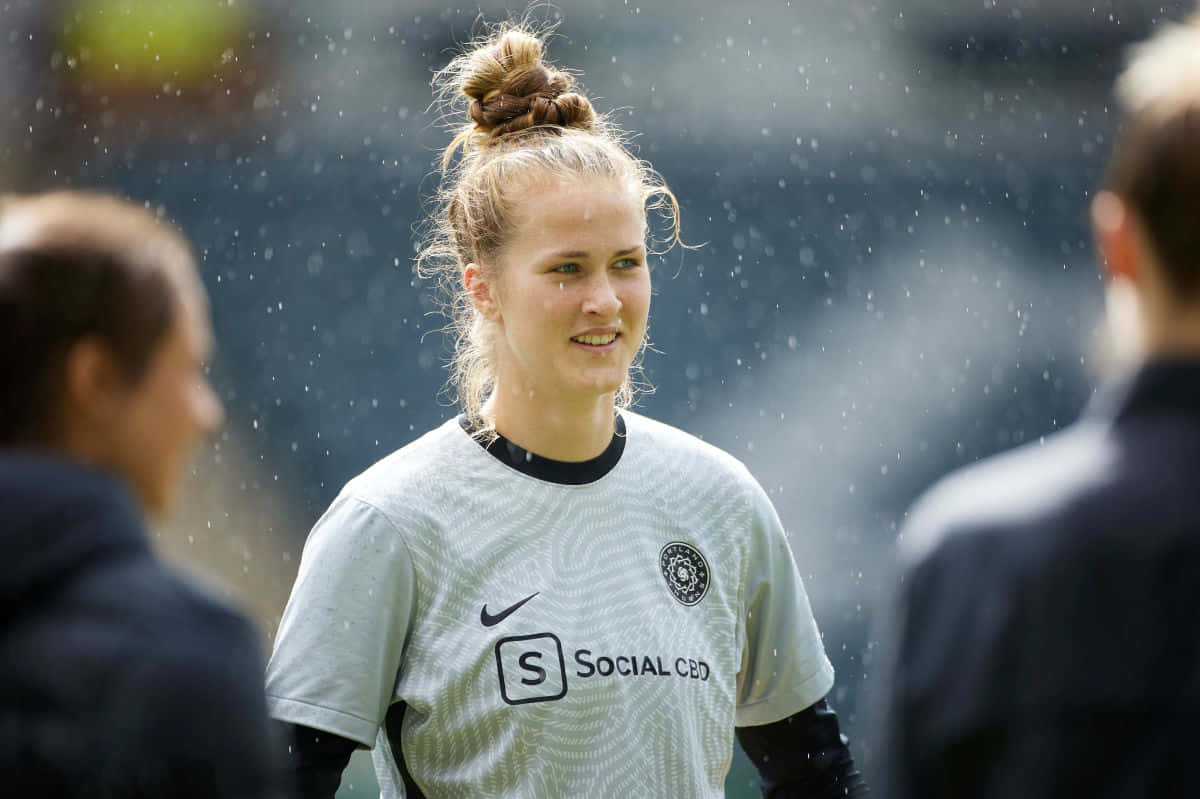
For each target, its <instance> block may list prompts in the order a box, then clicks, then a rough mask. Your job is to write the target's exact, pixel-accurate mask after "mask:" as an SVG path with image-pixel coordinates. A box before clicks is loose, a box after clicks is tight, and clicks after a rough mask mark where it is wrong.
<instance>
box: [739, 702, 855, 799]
mask: <svg viewBox="0 0 1200 799" xmlns="http://www.w3.org/2000/svg"><path fill="white" fill-rule="evenodd" d="M737 739H738V742H739V743H740V744H741V745H742V749H743V750H745V752H746V755H747V756H748V757H749V758H750V762H751V763H753V764H754V767H755V768H757V769H758V775H759V781H760V782H761V784H762V792H763V796H764V797H767V799H834V797H839V799H840V798H841V797H852V798H854V797H864V796H866V795H867V785H866V783H865V782H863V778H862V775H860V774H859V773H858V769H856V768H855V767H854V758H852V757H851V756H850V747H849V743H850V742H849V740H848V739H847V738H846V736H844V735H842V734H841V731H840V730H839V729H838V720H837V714H836V713H834V712H833V708H831V707H830V706H829V703H828V702H827V701H826V700H824V699H822V700H821V701H820V702H817V703H816V704H815V705H813V706H812V707H810V708H806V709H805V710H801V711H800V712H799V713H796V714H794V715H792V716H789V717H787V718H786V719H783V720H782V721H776V722H774V723H772V724H763V725H760V726H755V727H738V728H737Z"/></svg>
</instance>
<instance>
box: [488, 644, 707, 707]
mask: <svg viewBox="0 0 1200 799" xmlns="http://www.w3.org/2000/svg"><path fill="white" fill-rule="evenodd" d="M496 669H497V671H498V672H499V675H500V697H501V698H502V699H503V700H504V701H505V702H506V703H508V704H510V705H524V704H527V703H529V702H553V701H554V700H556V699H562V698H563V697H564V696H566V695H567V663H566V659H565V657H564V655H563V646H562V642H561V641H560V640H559V639H558V636H556V635H555V634H554V633H535V634H533V635H514V636H509V637H507V638H501V639H500V640H499V641H497V642H496ZM711 674H712V669H711V667H710V666H709V665H708V664H707V663H705V662H704V661H703V660H699V659H697V658H690V657H673V656H666V655H615V656H613V655H598V656H597V655H595V654H593V652H592V650H590V649H576V650H575V652H574V653H573V655H572V658H571V676H572V677H575V678H577V679H582V680H587V679H597V678H610V679H611V678H635V677H637V678H643V677H646V678H654V677H664V678H667V679H681V678H682V679H689V680H696V681H698V682H708V678H709V677H710V676H711Z"/></svg>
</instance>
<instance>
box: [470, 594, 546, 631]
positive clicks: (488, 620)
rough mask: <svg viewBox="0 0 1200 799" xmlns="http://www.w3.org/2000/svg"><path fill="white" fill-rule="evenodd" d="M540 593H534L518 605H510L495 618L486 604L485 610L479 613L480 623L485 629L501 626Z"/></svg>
mask: <svg viewBox="0 0 1200 799" xmlns="http://www.w3.org/2000/svg"><path fill="white" fill-rule="evenodd" d="M539 593H541V592H540V591H534V592H533V593H532V594H530V595H529V596H527V597H525V598H524V599H522V600H521V601H520V602H518V603H517V604H515V605H509V606H508V607H506V608H505V609H504V610H502V611H500V612H499V613H497V614H496V615H495V616H493V615H492V614H490V613H488V612H487V605H486V604H485V605H484V606H483V608H482V609H480V611H479V623H480V624H482V625H483V626H484V627H491V626H493V625H495V624H499V623H500V622H502V621H504V620H505V619H507V618H508V617H509V616H511V615H512V614H513V613H515V612H516V611H517V609H518V608H520V607H521V606H522V605H524V604H525V603H526V602H528V601H529V600H531V599H533V598H534V597H535V596H537V595H538V594H539Z"/></svg>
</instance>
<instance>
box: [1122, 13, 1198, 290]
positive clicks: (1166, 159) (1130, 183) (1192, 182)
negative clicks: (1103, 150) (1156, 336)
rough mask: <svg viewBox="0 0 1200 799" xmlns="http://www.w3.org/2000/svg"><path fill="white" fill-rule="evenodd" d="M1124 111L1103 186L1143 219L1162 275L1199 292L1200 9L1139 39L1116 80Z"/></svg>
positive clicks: (1179, 286)
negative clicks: (1144, 38) (1154, 34)
mask: <svg viewBox="0 0 1200 799" xmlns="http://www.w3.org/2000/svg"><path fill="white" fill-rule="evenodd" d="M1116 94H1117V99H1118V102H1119V104H1120V108H1121V112H1122V114H1123V117H1124V122H1123V125H1122V129H1121V131H1120V133H1119V134H1118V136H1117V138H1116V141H1115V142H1114V145H1113V150H1112V155H1111V158H1110V160H1109V164H1108V169H1107V172H1106V175H1105V180H1104V188H1105V189H1106V190H1108V191H1111V192H1113V193H1114V194H1116V195H1117V196H1118V197H1120V198H1122V200H1123V201H1124V202H1125V204H1126V205H1127V207H1128V208H1129V210H1131V211H1132V212H1133V213H1134V214H1135V215H1136V216H1137V217H1138V219H1139V221H1140V223H1141V225H1142V228H1143V230H1144V231H1145V234H1146V237H1147V239H1148V242H1147V243H1148V244H1149V245H1150V247H1151V248H1152V250H1153V253H1154V255H1155V256H1156V258H1157V261H1158V262H1159V265H1160V266H1161V268H1162V275H1163V278H1164V279H1165V280H1166V281H1167V283H1168V284H1169V286H1170V288H1171V289H1172V290H1173V291H1174V293H1175V294H1176V295H1177V296H1178V297H1179V298H1180V299H1186V300H1191V299H1196V298H1197V296H1198V295H1200V216H1198V213H1197V209H1200V13H1197V14H1195V15H1193V16H1192V17H1191V18H1190V19H1189V20H1187V21H1186V22H1184V23H1182V24H1178V25H1172V26H1170V27H1169V28H1168V29H1167V30H1165V31H1164V32H1163V33H1161V34H1160V35H1158V36H1156V37H1155V38H1153V39H1151V40H1149V41H1148V42H1146V43H1144V44H1141V45H1139V46H1138V47H1137V48H1136V49H1135V50H1134V52H1133V57H1132V59H1131V61H1130V64H1129V67H1128V68H1127V69H1126V71H1125V72H1124V73H1123V74H1122V75H1121V77H1120V79H1119V80H1118V81H1117V85H1116Z"/></svg>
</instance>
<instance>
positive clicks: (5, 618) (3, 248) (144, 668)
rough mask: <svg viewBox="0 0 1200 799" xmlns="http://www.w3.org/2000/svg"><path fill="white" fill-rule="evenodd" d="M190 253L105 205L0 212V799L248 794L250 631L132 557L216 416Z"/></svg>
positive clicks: (76, 199)
mask: <svg viewBox="0 0 1200 799" xmlns="http://www.w3.org/2000/svg"><path fill="white" fill-rule="evenodd" d="M211 348H212V334H211V331H210V327H209V319H208V307H207V299H206V296H205V293H204V289H203V287H202V285H201V283H200V280H199V277H198V275H197V273H196V267H195V264H194V262H193V260H192V256H191V253H190V251H189V248H188V245H187V243H186V242H185V241H184V239H183V237H182V236H181V235H180V234H179V233H178V232H176V231H175V230H174V229H172V228H170V227H168V226H167V225H165V224H163V223H160V222H159V221H157V220H156V219H155V218H154V216H153V215H152V214H150V213H149V212H147V211H145V210H143V209H141V208H138V207H136V206H134V205H131V204H129V203H126V202H123V201H121V200H117V199H115V198H111V197H105V196H100V195H89V194H78V193H56V194H46V195H40V196H32V197H5V198H0V792H2V793H4V794H5V795H7V796H27V797H33V798H34V799H37V798H38V797H48V796H55V797H74V796H79V797H83V796H87V797H113V798H114V799H116V798H117V797H120V798H121V799H124V798H126V797H235V796H236V797H266V796H274V795H275V793H274V792H273V781H274V776H275V774H274V768H273V757H272V752H271V747H270V744H269V742H268V726H267V720H266V704H265V699H264V696H263V691H262V688H261V668H262V666H261V662H260V657H259V651H258V643H257V638H256V634H255V632H254V630H253V629H252V627H251V625H250V624H249V622H247V621H246V620H245V619H244V618H242V617H241V616H240V615H238V614H237V613H235V612H234V611H233V610H231V609H229V608H227V607H226V606H225V605H224V604H223V603H222V602H220V601H218V600H217V599H215V598H213V597H210V596H208V595H207V594H205V593H204V592H202V591H201V590H199V589H197V588H196V587H193V586H192V585H190V584H189V583H188V582H186V581H185V580H184V579H183V578H182V577H180V576H178V575H176V574H175V573H174V572H173V571H171V570H170V569H168V568H167V567H166V566H165V565H163V564H162V563H161V562H160V561H159V560H158V559H157V558H156V557H155V556H154V554H153V553H152V552H151V550H150V546H149V542H148V539H147V535H146V530H145V526H144V522H143V515H144V514H145V513H147V512H150V513H155V514H158V513H162V512H164V511H165V510H166V509H167V508H168V507H169V506H170V505H171V502H172V500H173V498H174V495H175V493H176V491H177V489H178V487H179V483H180V479H181V477H182V476H183V471H184V466H185V464H186V458H187V455H188V453H189V452H190V451H191V449H192V448H193V446H194V445H195V444H196V443H198V442H199V441H200V440H201V439H202V438H203V437H204V436H206V435H207V434H210V433H212V432H213V431H214V430H215V429H216V428H217V426H218V425H219V423H220V421H221V416H222V411H221V406H220V403H219V402H218V400H217V398H216V396H215V395H214V394H213V392H212V389H211V388H210V387H209V385H208V381H207V378H206V376H205V361H206V360H207V358H208V357H209V354H210V351H211Z"/></svg>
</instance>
